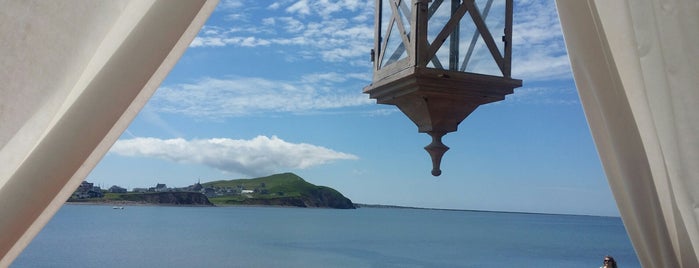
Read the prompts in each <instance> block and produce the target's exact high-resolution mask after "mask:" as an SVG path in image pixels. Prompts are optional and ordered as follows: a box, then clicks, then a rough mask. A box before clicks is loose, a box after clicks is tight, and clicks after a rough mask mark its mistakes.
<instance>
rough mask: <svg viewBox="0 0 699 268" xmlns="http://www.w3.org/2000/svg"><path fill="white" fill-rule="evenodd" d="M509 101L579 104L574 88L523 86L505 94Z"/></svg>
mask: <svg viewBox="0 0 699 268" xmlns="http://www.w3.org/2000/svg"><path fill="white" fill-rule="evenodd" d="M507 101H508V102H509V103H528V104H555V105H579V104H580V101H579V98H578V93H577V91H575V89H574V88H563V87H525V88H520V89H515V93H514V94H512V95H509V96H507Z"/></svg>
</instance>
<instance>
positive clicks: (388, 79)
mask: <svg viewBox="0 0 699 268" xmlns="http://www.w3.org/2000/svg"><path fill="white" fill-rule="evenodd" d="M512 8H513V3H512V0H482V1H476V0H463V1H461V0H376V14H375V16H376V19H375V21H376V24H375V38H374V39H375V41H374V49H373V50H372V53H371V55H372V61H373V62H374V69H373V72H374V76H373V79H372V83H371V85H369V86H368V87H366V88H365V89H364V93H368V94H369V96H370V97H371V98H372V99H376V102H377V103H379V104H391V105H396V106H397V107H398V108H399V109H400V110H401V111H402V112H403V113H404V114H406V115H407V116H408V117H409V118H410V120H412V121H413V122H414V123H415V124H416V125H417V127H418V131H419V132H423V133H427V134H429V135H430V136H432V143H431V144H430V145H428V146H426V147H425V150H427V152H428V153H429V154H430V157H431V158H432V168H433V169H432V175H434V176H439V175H440V174H441V170H440V163H441V159H442V156H443V155H444V153H445V152H446V151H447V150H448V149H449V147H447V146H445V145H444V144H443V143H442V141H441V140H442V136H444V135H445V134H446V133H449V132H453V131H456V130H457V127H458V125H459V123H461V121H463V120H464V119H465V118H466V117H467V116H468V115H469V114H471V112H473V110H475V109H476V108H477V107H478V106H479V105H482V104H486V103H490V102H495V101H500V100H503V99H505V95H507V94H511V93H512V92H513V89H514V88H517V87H520V86H522V80H518V79H512V78H511V77H510V69H511V67H510V63H511V58H512V42H511V40H512ZM496 32H500V33H503V35H502V39H501V40H499V41H496V40H495V39H494V37H493V34H492V33H496Z"/></svg>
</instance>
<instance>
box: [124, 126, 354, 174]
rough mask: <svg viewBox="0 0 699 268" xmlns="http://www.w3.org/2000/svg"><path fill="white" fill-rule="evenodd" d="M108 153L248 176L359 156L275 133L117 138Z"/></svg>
mask: <svg viewBox="0 0 699 268" xmlns="http://www.w3.org/2000/svg"><path fill="white" fill-rule="evenodd" d="M110 152H111V153H115V154H118V155H123V156H132V157H151V158H158V159H164V160H169V161H173V162H177V163H188V164H200V165H205V166H208V167H212V168H215V169H218V170H221V171H224V172H232V173H240V174H244V175H247V176H263V175H266V174H271V173H276V172H282V171H288V170H290V169H306V168H310V167H314V166H319V165H324V164H328V163H330V162H333V161H335V160H355V159H358V157H357V156H355V155H352V154H348V153H342V152H337V151H334V150H331V149H328V148H325V147H321V146H316V145H312V144H306V143H290V142H287V141H284V140H282V139H280V138H278V137H276V136H272V137H266V136H257V137H255V138H253V139H250V140H234V139H227V138H213V139H194V140H185V139H181V138H178V139H158V138H133V139H127V140H119V141H117V142H116V143H115V144H114V146H112V148H111V150H110Z"/></svg>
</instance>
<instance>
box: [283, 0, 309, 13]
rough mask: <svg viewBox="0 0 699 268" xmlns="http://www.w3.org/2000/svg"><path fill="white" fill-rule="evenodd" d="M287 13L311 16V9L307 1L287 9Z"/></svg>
mask: <svg viewBox="0 0 699 268" xmlns="http://www.w3.org/2000/svg"><path fill="white" fill-rule="evenodd" d="M286 12H289V13H298V14H300V15H310V14H311V8H310V7H308V1H307V0H300V1H298V2H296V3H294V4H293V5H291V6H290V7H287V8H286Z"/></svg>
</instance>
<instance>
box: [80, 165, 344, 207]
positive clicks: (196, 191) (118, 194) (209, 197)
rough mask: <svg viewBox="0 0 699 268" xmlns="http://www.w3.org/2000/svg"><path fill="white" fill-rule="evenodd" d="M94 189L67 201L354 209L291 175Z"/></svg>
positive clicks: (87, 185) (328, 191)
mask: <svg viewBox="0 0 699 268" xmlns="http://www.w3.org/2000/svg"><path fill="white" fill-rule="evenodd" d="M97 189H99V187H97ZM97 189H95V186H93V185H92V184H91V183H87V182H83V185H81V187H79V188H78V190H76V192H75V193H74V194H73V196H71V198H70V199H68V202H76V203H77V202H88V203H106V204H157V205H189V206H214V205H215V206H235V205H258V206H289V207H317V208H339V209H353V208H355V205H354V204H353V203H352V201H351V200H350V199H348V198H347V197H345V196H344V195H342V194H341V193H340V192H338V191H336V190H335V189H332V188H330V187H325V186H317V185H314V184H311V183H309V182H307V181H305V180H304V179H303V178H301V177H299V176H298V175H296V174H293V173H282V174H275V175H271V176H267V177H260V178H254V179H235V180H220V181H212V182H205V183H196V184H194V185H190V186H187V187H182V188H167V187H166V186H165V185H164V184H158V185H156V187H151V188H148V189H146V188H134V189H133V190H132V191H126V189H124V188H121V187H118V186H112V187H111V188H109V189H108V190H107V189H105V190H102V189H99V190H97Z"/></svg>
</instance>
